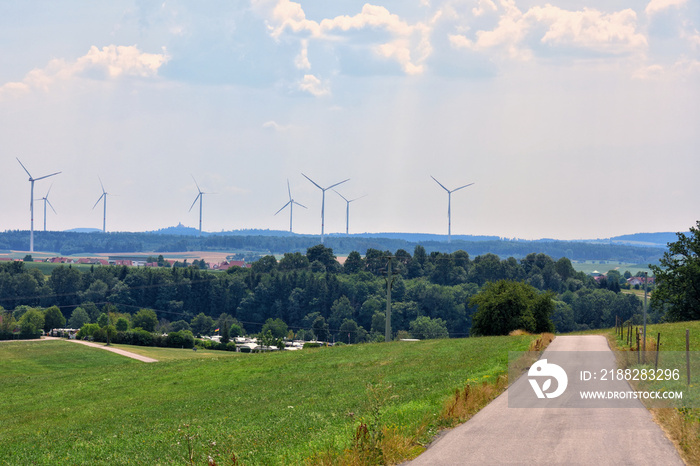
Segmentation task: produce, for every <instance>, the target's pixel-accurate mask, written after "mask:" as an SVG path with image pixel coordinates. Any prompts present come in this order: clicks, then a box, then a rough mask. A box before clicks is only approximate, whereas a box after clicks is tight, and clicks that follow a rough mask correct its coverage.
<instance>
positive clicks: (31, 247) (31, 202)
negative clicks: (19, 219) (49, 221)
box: [15, 157, 61, 252]
mask: <svg viewBox="0 0 700 466" xmlns="http://www.w3.org/2000/svg"><path fill="white" fill-rule="evenodd" d="M15 158H17V157H15ZM17 161H18V162H19V164H20V165H22V168H23V169H24V171H25V172H27V175H29V182H30V183H31V191H30V197H29V213H30V217H31V224H30V229H29V252H34V182H35V181H39V180H43V179H44V178H48V177H50V176H54V175H58V174H59V173H61V172H56V173H51V174H50V175H44V176H40V177H39V178H33V177H32V174H31V173H29V170H27V167H25V166H24V164H23V163H22V162H20V160H19V158H17ZM52 208H53V207H52Z"/></svg>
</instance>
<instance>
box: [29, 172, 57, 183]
mask: <svg viewBox="0 0 700 466" xmlns="http://www.w3.org/2000/svg"><path fill="white" fill-rule="evenodd" d="M59 173H61V172H56V173H51V174H50V175H46V176H40V177H39V178H34V181H39V180H43V179H44V178H48V177H50V176H54V175H58V174H59Z"/></svg>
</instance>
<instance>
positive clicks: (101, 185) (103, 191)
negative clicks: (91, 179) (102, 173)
mask: <svg viewBox="0 0 700 466" xmlns="http://www.w3.org/2000/svg"><path fill="white" fill-rule="evenodd" d="M97 179H98V180H100V187H101V188H102V194H104V193H105V185H103V184H102V178H100V177H99V175H98V176H97Z"/></svg>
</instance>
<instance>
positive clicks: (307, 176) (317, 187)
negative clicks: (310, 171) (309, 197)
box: [302, 173, 325, 191]
mask: <svg viewBox="0 0 700 466" xmlns="http://www.w3.org/2000/svg"><path fill="white" fill-rule="evenodd" d="M302 175H303V176H304V178H306V179H307V180H309V181H311V182H312V183H313V184H314V186H316V187H317V188H318V189H320V190H321V191H325V190H324V189H323V188H322V187H320V186H319V185H318V184H316V182H315V181H314V180H312V179H311V178H309V177H308V176H306V175H304V174H303V173H302Z"/></svg>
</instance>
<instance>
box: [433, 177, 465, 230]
mask: <svg viewBox="0 0 700 466" xmlns="http://www.w3.org/2000/svg"><path fill="white" fill-rule="evenodd" d="M430 177H431V178H432V179H433V180H435V182H436V183H437V184H439V185H440V187H441V188H442V189H444V190H445V191H447V242H448V243H450V241H451V240H452V193H453V192H455V191H459V190H460V189H462V188H466V187H467V186H471V185H473V184H474V183H469V184H465V185H464V186H460V187H459V188H455V189H453V190H452V191H450V190H449V189H447V188H446V187H445V186H443V184H442V183H440V182H439V181H438V180H436V179H435V177H434V176H433V175H430Z"/></svg>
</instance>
